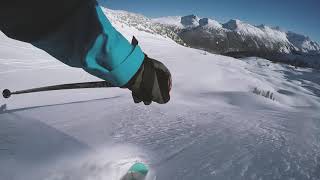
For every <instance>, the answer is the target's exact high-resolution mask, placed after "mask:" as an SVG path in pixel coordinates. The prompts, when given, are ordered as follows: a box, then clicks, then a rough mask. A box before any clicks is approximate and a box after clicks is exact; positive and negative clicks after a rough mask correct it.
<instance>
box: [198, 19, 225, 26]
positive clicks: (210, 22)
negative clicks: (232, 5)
mask: <svg viewBox="0 0 320 180" xmlns="http://www.w3.org/2000/svg"><path fill="white" fill-rule="evenodd" d="M199 25H200V26H208V27H210V28H222V24H220V23H219V22H218V21H215V20H213V19H209V18H202V19H200V20H199Z"/></svg>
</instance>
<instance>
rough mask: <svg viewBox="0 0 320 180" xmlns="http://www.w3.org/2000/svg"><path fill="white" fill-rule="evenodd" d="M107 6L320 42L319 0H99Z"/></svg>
mask: <svg viewBox="0 0 320 180" xmlns="http://www.w3.org/2000/svg"><path fill="white" fill-rule="evenodd" d="M99 2H100V4H101V5H103V6H106V7H108V8H110V9H121V10H127V11H130V12H135V13H140V14H143V15H145V16H147V17H150V18H153V17H163V16H175V15H178V16H184V15H189V14H195V15H197V16H199V17H209V18H212V19H215V20H217V21H219V22H220V23H225V22H227V21H228V20H230V19H240V20H242V21H245V22H248V23H250V24H253V25H260V24H266V25H269V26H280V27H281V28H282V29H284V30H287V31H293V32H297V33H300V34H304V35H306V36H309V37H310V38H311V39H313V40H316V41H317V42H318V43H320V0H99Z"/></svg>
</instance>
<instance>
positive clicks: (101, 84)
mask: <svg viewBox="0 0 320 180" xmlns="http://www.w3.org/2000/svg"><path fill="white" fill-rule="evenodd" d="M104 87H115V86H113V85H112V84H111V83H108V82H106V81H96V82H84V83H73V84H60V85H55V86H45V87H40V88H32V89H25V90H21V91H14V92H11V91H10V90H9V89H5V90H3V92H2V96H3V97H4V98H9V97H10V96H11V95H13V94H26V93H34V92H42V91H55V90H64V89H84V88H104Z"/></svg>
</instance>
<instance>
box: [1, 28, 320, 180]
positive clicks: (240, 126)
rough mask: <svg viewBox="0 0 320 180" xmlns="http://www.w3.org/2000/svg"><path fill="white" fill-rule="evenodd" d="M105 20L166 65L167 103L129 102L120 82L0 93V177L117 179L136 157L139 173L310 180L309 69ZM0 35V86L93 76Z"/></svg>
mask: <svg viewBox="0 0 320 180" xmlns="http://www.w3.org/2000/svg"><path fill="white" fill-rule="evenodd" d="M115 26H116V27H117V29H119V31H120V32H122V33H123V34H124V35H125V36H126V37H127V38H128V39H130V37H131V36H132V35H133V34H134V35H135V36H136V37H137V38H138V39H139V42H140V44H141V46H142V48H143V49H144V50H145V51H146V52H147V54H149V55H150V56H151V57H154V58H157V59H160V60H161V61H163V62H164V63H165V64H166V65H168V66H169V69H170V70H171V71H172V74H173V78H174V79H173V82H174V87H173V92H172V100H171V102H170V103H169V104H168V105H157V104H153V105H151V106H144V105H141V104H140V105H136V104H134V103H133V102H132V100H131V97H130V93H129V91H127V90H123V89H95V90H68V91H56V92H42V93H35V94H27V95H19V96H13V97H12V98H10V99H0V106H1V107H0V179H1V180H2V179H6V180H29V179H30V180H38V179H39V180H42V179H45V180H92V179H94V180H106V179H108V180H110V179H111V180H118V179H120V177H121V176H122V175H123V174H124V173H125V172H126V170H127V169H128V168H129V167H130V165H131V164H132V163H134V162H136V161H143V162H146V163H147V164H148V165H149V166H150V168H151V172H150V174H149V177H148V179H149V180H154V179H157V180H195V179H197V180H208V179H210V180H211V179H217V180H220V179H230V180H231V179H232V180H234V179H239V180H240V179H241V180H242V179H243V180H250V179H253V180H256V179H259V180H270V179H288V180H289V179H290V180H293V179H297V180H304V179H311V180H316V179H320V118H319V112H320V111H319V109H320V108H319V107H320V98H319V96H320V93H319V92H320V80H319V77H320V72H319V71H315V70H312V69H304V68H298V69H294V68H293V67H291V66H287V65H282V64H273V63H271V62H269V61H267V60H263V59H258V58H246V59H243V60H237V59H233V58H229V57H224V56H219V55H214V54H209V53H203V51H201V50H196V49H190V48H186V47H182V46H179V45H177V44H175V43H174V42H173V41H172V40H169V39H166V38H162V37H160V36H157V35H151V34H148V33H144V32H138V31H137V30H135V29H134V28H130V27H126V26H121V25H117V24H115ZM0 39H1V41H0V46H1V47H2V48H1V50H0V64H1V65H0V84H1V89H4V88H10V89H24V88H30V87H38V86H44V85H52V84H59V83H70V82H83V81H90V80H92V81H93V80H97V78H95V77H92V76H90V75H88V74H86V73H85V72H83V71H82V70H79V69H74V68H70V67H67V66H65V65H63V64H61V63H60V62H58V61H57V60H55V59H54V58H52V57H50V56H48V55H47V54H46V53H44V52H42V51H40V50H37V49H35V48H33V47H32V46H30V45H28V44H25V43H20V42H17V41H14V40H9V39H7V38H6V37H4V36H3V35H1V36H0ZM8 44H9V45H8ZM254 88H259V89H261V90H264V91H271V92H273V93H274V94H275V100H274V101H272V100H271V99H268V98H265V97H262V96H260V95H256V94H254V93H252V91H253V89H254Z"/></svg>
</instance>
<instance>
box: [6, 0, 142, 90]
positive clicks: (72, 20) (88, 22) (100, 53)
mask: <svg viewBox="0 0 320 180" xmlns="http://www.w3.org/2000/svg"><path fill="white" fill-rule="evenodd" d="M43 1H44V0H43ZM60 2H61V3H62V2H68V1H60ZM70 2H71V1H70ZM73 2H74V3H75V4H74V5H72V6H71V5H69V6H68V7H70V8H68V9H65V8H64V9H62V10H61V11H63V12H59V10H58V11H57V12H56V14H59V16H58V15H56V16H55V15H54V14H44V13H42V14H43V16H44V17H43V18H40V19H37V21H35V22H32V21H30V22H29V24H27V25H26V27H25V26H23V25H21V24H26V22H24V23H22V22H21V23H20V24H19V22H16V23H15V24H14V25H15V26H10V25H11V24H5V25H3V26H1V30H2V31H3V32H4V33H5V34H7V35H8V36H9V37H12V38H15V39H18V40H22V41H26V42H30V43H32V44H33V45H34V46H36V47H38V48H40V49H43V50H44V51H46V52H48V53H49V54H50V55H52V56H54V57H55V58H56V59H58V60H60V61H61V62H63V63H65V64H67V65H69V66H72V67H78V68H83V69H84V70H85V71H87V72H88V73H90V74H92V75H94V76H96V77H99V78H101V79H103V80H106V81H108V82H110V83H112V84H113V85H115V86H118V87H121V86H124V85H125V84H126V83H127V82H128V81H129V80H130V79H131V78H132V77H133V76H134V74H135V73H136V72H137V71H138V69H139V68H140V66H141V64H142V62H143V60H144V56H145V55H144V53H143V52H142V50H141V48H140V47H139V46H138V45H136V46H134V45H131V44H130V43H129V42H128V41H127V40H126V39H125V38H124V37H123V36H122V35H121V34H120V33H119V32H118V31H117V30H116V29H115V28H114V27H113V26H112V25H111V23H110V21H109V20H108V19H107V17H106V16H105V14H104V13H103V11H102V9H101V7H100V6H99V5H98V4H97V2H96V1H91V0H87V1H84V0H82V1H80V0H79V1H73ZM78 2H79V3H78ZM80 2H81V3H80ZM30 7H31V6H30ZM71 7H72V8H71ZM32 8H35V7H34V6H33V7H32ZM37 8H41V7H37ZM42 8H44V7H42ZM30 11H31V10H30ZM25 12H28V10H25ZM34 12H41V11H34ZM42 14H39V16H41V15H42ZM61 14H64V15H63V16H62V15H61ZM27 15H28V13H24V16H27ZM11 16H13V15H11ZM32 16H35V15H34V13H33V14H32ZM6 17H10V16H8V15H7V16H6ZM15 19H17V18H12V20H15ZM6 20H7V19H6ZM18 20H19V19H18ZM6 22H10V23H12V21H11V20H7V21H6ZM17 25H18V26H19V28H16V29H17V31H19V34H18V35H16V34H15V28H11V27H18V26H17ZM10 28H11V29H10ZM23 28H26V30H25V31H23ZM30 28H31V29H30ZM33 32H41V33H37V34H36V33H33Z"/></svg>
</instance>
